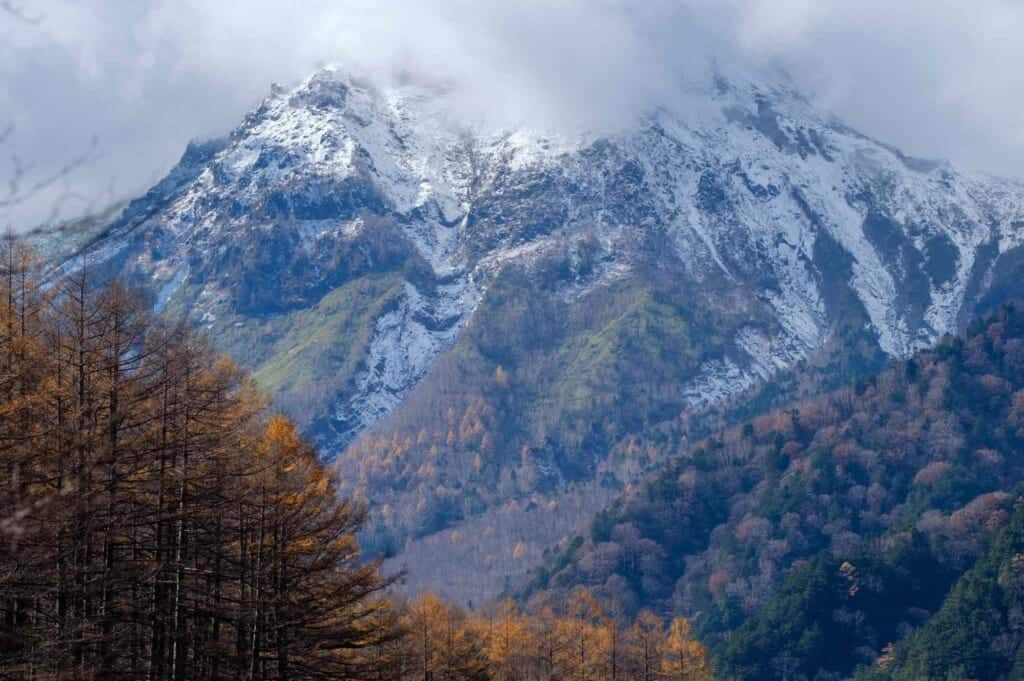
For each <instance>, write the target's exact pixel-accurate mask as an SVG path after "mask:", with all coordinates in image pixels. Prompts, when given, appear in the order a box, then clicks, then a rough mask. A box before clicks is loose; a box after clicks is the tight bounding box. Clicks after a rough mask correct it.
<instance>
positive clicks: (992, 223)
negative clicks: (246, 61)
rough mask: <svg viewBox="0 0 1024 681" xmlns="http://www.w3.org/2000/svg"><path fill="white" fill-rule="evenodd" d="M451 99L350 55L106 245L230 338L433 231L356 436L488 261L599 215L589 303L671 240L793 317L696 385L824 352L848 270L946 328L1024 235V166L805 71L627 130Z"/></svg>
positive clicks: (667, 249)
mask: <svg viewBox="0 0 1024 681" xmlns="http://www.w3.org/2000/svg"><path fill="white" fill-rule="evenodd" d="M446 96H447V95H446V92H445V91H444V90H443V89H441V88H436V87H428V86H423V85H418V84H415V83H406V84H402V85H398V86H393V87H378V86H375V85H373V84H369V83H365V82H361V81H359V80H358V79H354V78H351V77H349V76H347V75H345V74H344V73H342V72H339V71H337V70H334V69H327V70H323V71H320V72H318V73H316V74H314V75H313V76H311V77H310V78H308V79H307V80H306V81H305V82H303V83H301V84H300V85H298V86H296V87H294V88H290V89H286V88H275V89H274V91H273V92H272V94H271V96H270V97H268V98H267V100H266V101H264V102H263V104H262V105H261V106H260V107H259V108H258V109H257V110H255V111H254V112H252V113H251V114H250V115H249V116H248V117H247V118H246V119H245V120H244V121H243V123H242V124H241V125H240V126H239V127H238V128H237V129H236V130H235V131H234V132H232V133H231V135H230V136H228V137H227V138H225V139H223V140H219V141H216V142H213V143H209V144H206V145H196V146H194V147H191V148H190V150H189V151H188V152H187V153H186V155H185V157H184V158H183V159H182V162H181V164H180V165H179V167H178V168H176V169H175V170H174V171H173V172H172V173H171V175H170V176H169V177H168V178H167V179H166V180H164V181H163V182H161V184H160V185H158V186H157V187H155V188H154V189H153V190H152V191H151V192H150V193H149V194H147V196H145V197H143V198H142V199H140V200H138V201H136V202H135V203H133V204H132V205H131V206H129V207H128V208H127V209H126V211H125V212H124V214H123V215H122V216H121V217H120V218H119V219H118V220H116V221H115V222H114V223H113V224H112V225H111V226H110V228H109V229H108V230H107V231H106V232H105V234H104V236H103V237H102V238H100V239H98V240H97V241H96V242H95V243H94V244H93V245H92V246H91V248H90V249H89V255H90V258H91V260H92V261H93V262H99V261H106V262H108V263H109V265H110V267H111V268H113V269H116V270H118V271H124V272H128V273H130V274H132V275H133V276H136V277H138V278H140V279H141V280H143V281H145V282H146V283H147V284H148V285H150V286H152V288H153V289H154V291H156V292H158V293H157V304H158V306H159V307H161V308H163V307H166V306H169V305H172V304H174V303H178V304H180V305H181V306H182V307H183V308H184V309H186V310H187V311H188V312H189V313H190V314H191V315H192V316H193V317H194V318H195V319H197V320H200V321H201V322H202V323H204V324H207V325H208V326H209V327H210V329H211V332H212V333H214V335H215V337H216V333H217V332H218V331H217V329H218V327H217V326H216V322H217V320H224V319H228V318H234V317H233V316H232V315H234V316H238V315H241V316H242V317H245V318H250V317H252V318H257V317H258V318H261V319H262V318H264V317H266V318H269V317H272V316H273V315H274V314H281V313H283V312H286V311H288V310H293V309H301V308H302V307H303V306H311V305H313V304H315V302H316V300H318V297H319V296H320V295H322V294H323V293H324V292H325V291H328V290H331V289H332V288H333V287H335V286H337V285H340V284H341V283H342V282H344V281H347V280H349V279H351V278H352V277H357V276H362V274H365V272H368V271H372V270H373V268H374V267H384V266H385V264H384V263H382V262H381V258H382V257H383V256H382V255H381V253H387V252H388V249H387V248H386V247H387V246H389V244H388V243H385V244H383V245H380V244H378V245H377V246H376V250H373V249H369V250H368V247H367V246H366V244H365V243H364V242H365V241H366V240H367V238H368V235H369V236H371V237H372V235H373V232H374V231H375V230H378V231H380V233H381V234H382V235H385V234H386V236H385V237H383V239H384V240H385V241H393V240H396V239H397V240H400V241H403V242H404V243H405V244H406V245H407V246H408V247H409V248H411V249H414V251H415V253H416V256H417V257H418V258H419V259H421V261H422V262H423V263H426V266H427V268H428V269H429V271H430V278H432V279H433V281H430V282H423V281H412V280H410V281H407V282H406V284H405V286H404V288H403V290H402V294H401V296H400V299H399V301H398V303H397V304H396V305H393V306H390V307H388V308H387V309H386V310H385V311H384V312H383V313H382V314H381V315H380V316H379V317H377V318H375V319H374V320H373V321H372V324H373V326H372V328H371V329H368V330H367V333H368V335H369V338H370V340H369V342H368V344H367V346H366V347H367V350H366V356H365V357H364V358H363V361H362V363H361V369H360V371H359V373H358V375H356V376H355V377H354V379H353V381H352V382H351V384H350V385H349V387H348V388H347V389H346V391H344V392H343V394H339V395H337V396H336V399H335V400H334V402H333V407H332V408H331V411H332V412H333V418H335V419H336V420H337V421H338V422H339V423H343V424H347V425H345V426H344V428H342V429H341V430H343V431H344V437H343V438H342V440H339V441H338V442H336V443H331V444H343V441H344V440H345V439H348V438H350V437H351V436H353V435H354V434H356V433H358V432H359V431H360V430H362V429H364V428H366V427H368V426H370V425H372V424H373V423H374V422H375V421H376V420H377V419H379V418H380V417H382V416H383V415H385V414H387V413H388V412H389V411H390V410H392V409H393V408H394V407H395V405H397V404H399V403H400V401H401V399H402V397H403V396H404V395H405V394H406V393H407V392H408V390H409V389H410V388H411V387H412V386H414V385H415V384H416V382H417V381H419V380H420V379H421V378H422V377H423V376H424V375H425V374H426V373H427V372H428V371H429V369H430V367H431V366H432V364H433V362H434V360H435V359H436V357H437V356H438V355H439V354H440V353H442V352H444V351H445V350H446V349H447V348H449V347H450V346H451V345H452V343H453V342H454V340H455V338H456V337H457V335H458V333H459V331H460V330H461V329H462V328H463V327H464V326H465V324H466V323H467V321H468V320H469V319H470V318H471V316H472V313H473V310H474V309H475V306H476V305H477V304H478V303H479V301H480V300H481V299H482V298H483V297H484V296H485V295H486V289H487V282H488V280H489V279H490V277H492V276H494V274H495V273H496V272H497V271H499V270H500V269H501V268H502V267H506V266H508V265H510V264H514V263H521V264H526V265H529V264H530V263H532V262H534V261H536V260H538V259H539V258H542V257H545V256H546V255H547V254H549V253H551V252H552V251H555V250H557V249H559V248H563V247H564V244H565V243H567V242H572V241H573V240H574V239H576V238H577V237H578V236H579V235H580V234H581V233H583V232H584V231H585V232H586V233H587V234H588V235H590V237H592V238H593V239H594V240H596V242H597V243H598V244H599V247H600V249H601V252H602V261H601V262H602V265H601V267H600V268H599V269H598V272H597V274H596V275H595V277H594V278H593V279H592V280H588V281H587V282H584V283H580V284H578V285H574V286H570V287H567V288H566V289H565V290H564V291H562V295H563V296H565V297H566V299H567V300H571V298H572V297H573V296H579V295H585V294H586V292H587V291H588V290H590V289H591V288H592V287H593V286H597V285H602V282H605V281H609V280H611V279H615V278H618V277H624V276H631V274H632V273H635V272H636V271H637V270H638V268H642V267H644V266H647V265H645V264H644V263H649V262H650V261H651V259H652V255H653V256H655V257H656V258H662V259H663V260H665V261H666V262H668V261H672V262H675V263H678V271H679V276H680V285H683V284H684V283H685V285H688V286H710V285H712V282H717V283H715V284H714V285H716V286H725V287H731V288H732V289H735V290H743V291H747V292H748V293H749V294H750V295H751V296H752V297H753V298H755V299H757V300H759V301H761V303H763V304H764V305H765V306H767V308H768V309H770V310H771V313H772V317H773V324H772V326H771V328H768V329H765V328H755V327H753V326H751V327H744V328H743V329H742V330H741V331H740V332H739V333H738V334H737V335H736V337H735V339H734V341H735V342H734V346H735V347H734V352H733V353H732V354H730V355H729V356H726V357H723V358H720V359H716V360H713V361H709V362H708V363H707V365H706V366H705V369H704V371H703V372H702V373H701V375H699V376H697V377H696V378H694V379H693V380H692V382H691V384H690V386H689V388H688V389H687V394H688V395H689V396H690V399H691V401H692V402H693V403H694V404H695V405H702V404H707V403H710V402H716V401H719V400H722V399H727V398H729V397H732V396H734V395H736V394H737V393H738V392H739V391H741V390H744V389H746V388H748V387H749V386H751V385H753V384H754V383H755V382H756V381H760V380H765V379H768V378H770V377H771V375H772V374H773V373H774V372H777V371H779V370H781V369H784V368H786V367H789V366H791V365H792V364H793V363H794V362H796V361H799V360H800V359H802V358H804V357H807V356H808V355H810V354H812V353H814V352H815V351H816V350H817V349H819V348H821V347H822V345H823V344H824V343H825V342H826V340H827V339H828V337H829V334H830V333H831V330H832V326H833V323H834V318H835V315H836V314H837V310H836V309H834V306H835V303H834V302H830V301H833V299H834V298H835V295H834V294H835V292H836V289H838V288H848V289H849V291H850V292H851V294H852V297H853V299H855V300H856V301H858V303H859V305H861V306H862V307H863V310H864V311H865V313H866V315H867V318H868V320H869V321H870V325H871V327H872V330H873V331H874V333H875V334H876V335H877V338H878V343H879V345H880V347H881V348H882V349H883V350H884V351H885V352H887V353H889V354H891V355H895V356H905V355H907V354H909V353H910V352H912V351H913V350H915V349H916V348H919V347H921V346H924V345H928V344H930V343H934V342H935V341H936V340H937V339H938V338H939V337H941V336H942V335H943V334H945V333H947V332H950V331H954V330H955V329H956V328H957V326H958V324H960V323H961V322H962V320H963V318H964V316H965V314H969V313H970V312H971V310H972V309H973V306H974V305H975V304H976V303H977V301H978V300H979V299H980V298H981V297H982V296H983V295H984V294H985V292H986V290H988V288H990V287H991V286H992V285H993V282H995V281H997V280H998V279H999V276H1000V270H999V266H1000V265H999V263H1000V261H1001V259H1002V257H1003V256H1006V255H1007V254H1011V252H1014V251H1015V249H1018V248H1020V247H1021V246H1022V245H1024V187H1022V186H1021V184H1019V183H1016V182H1013V181H1008V180H1000V179H995V178H990V177H986V176H983V175H981V174H976V173H967V172H962V171H959V170H957V169H955V168H953V167H951V166H949V165H948V164H943V163H929V162H924V161H919V160H916V159H909V158H906V157H904V156H902V155H900V154H899V153H898V152H896V151H894V150H892V149H890V148H888V147H886V146H884V145H882V144H880V143H878V142H875V141H873V140H871V139H868V138H866V137H864V136H862V135H859V134H857V133H856V132H854V131H851V130H849V129H848V128H846V127H845V126H843V125H841V124H839V123H837V122H835V121H833V120H832V119H830V118H829V117H828V116H825V115H822V114H820V113H819V112H817V111H815V110H814V109H813V108H812V107H811V106H810V105H809V104H808V103H807V102H806V101H805V100H803V99H802V98H800V97H799V96H798V95H796V94H795V93H793V92H792V91H791V90H789V89H787V88H783V87H775V86H764V85H758V84H756V83H751V82H748V81H742V80H738V81H733V82H730V81H729V80H728V79H726V78H724V77H723V78H721V79H719V80H718V81H717V82H716V83H715V86H714V87H713V88H710V89H709V90H708V92H706V93H704V96H703V99H702V103H701V105H700V106H696V107H693V108H692V109H687V110H680V111H657V112H652V113H651V114H650V115H649V116H648V117H646V118H645V119H644V120H643V121H640V122H638V124H637V125H636V127H635V128H634V129H631V130H628V131H619V132H616V133H614V134H609V135H597V134H594V133H582V132H581V133H580V134H577V135H565V134H559V135H555V134H551V133H542V132H538V131H531V130H523V129H519V130H488V129H485V128H482V127H480V126H474V125H470V124H467V123H466V122H464V121H459V120H458V119H457V117H456V116H455V115H454V114H453V113H452V110H451V109H450V108H449V107H447V106H446V105H445V97H446ZM385 226H386V228H387V230H390V231H386V232H385V231H383V230H385ZM395 235H400V236H398V237H396V236H395ZM652 244H653V245H652ZM355 260H358V262H359V263H361V264H360V265H359V266H360V267H362V268H363V269H358V268H357V267H356V265H355V264H353V263H354V262H355ZM357 270H358V271H357ZM722 282H725V283H722ZM278 289H280V293H279V292H278ZM326 416H327V417H328V418H330V417H331V415H330V414H328V415H326Z"/></svg>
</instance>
